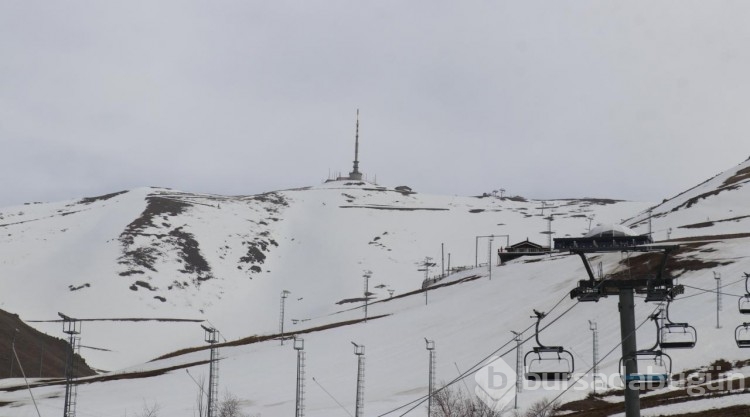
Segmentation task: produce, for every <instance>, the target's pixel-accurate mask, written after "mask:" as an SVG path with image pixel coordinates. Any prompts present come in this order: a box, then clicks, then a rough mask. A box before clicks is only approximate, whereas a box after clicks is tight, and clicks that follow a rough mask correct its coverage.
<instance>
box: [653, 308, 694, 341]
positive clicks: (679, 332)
mask: <svg viewBox="0 0 750 417" xmlns="http://www.w3.org/2000/svg"><path fill="white" fill-rule="evenodd" d="M670 303H671V301H667V307H666V309H665V310H664V311H665V321H666V323H663V324H662V325H661V326H660V327H659V347H660V348H661V349H691V348H693V347H695V343H696V342H697V341H698V331H697V330H695V327H693V326H691V325H690V324H688V323H674V322H673V321H672V320H671V319H670V318H669V305H670Z"/></svg>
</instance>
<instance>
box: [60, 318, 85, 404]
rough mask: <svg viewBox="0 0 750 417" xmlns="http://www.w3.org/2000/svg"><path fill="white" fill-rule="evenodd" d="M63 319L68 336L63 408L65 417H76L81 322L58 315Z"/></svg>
mask: <svg viewBox="0 0 750 417" xmlns="http://www.w3.org/2000/svg"><path fill="white" fill-rule="evenodd" d="M57 314H58V315H59V316H60V317H62V319H63V333H65V334H67V335H68V344H69V348H70V349H68V354H67V358H66V360H65V405H64V406H63V417H75V415H76V399H77V397H78V389H77V387H76V386H75V384H73V377H74V373H75V354H76V351H77V350H78V347H79V346H80V343H81V338H80V337H79V336H78V335H79V334H81V321H80V320H76V319H74V318H71V317H68V316H66V315H65V314H62V313H57Z"/></svg>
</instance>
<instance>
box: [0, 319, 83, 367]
mask: <svg viewBox="0 0 750 417" xmlns="http://www.w3.org/2000/svg"><path fill="white" fill-rule="evenodd" d="M15 329H18V333H17V334H16V352H17V353H18V357H19V359H20V360H21V365H23V370H24V372H26V376H27V377H29V378H31V377H34V378H39V377H46V378H54V377H59V378H62V377H64V376H65V358H66V354H67V349H68V343H67V342H66V341H64V340H63V339H60V338H57V337H52V336H48V335H46V334H44V333H41V332H39V331H37V330H35V329H34V328H32V327H30V326H29V325H27V324H26V323H24V322H23V321H22V320H21V319H19V318H18V316H17V315H15V314H11V313H8V312H7V311H4V310H0V378H8V377H9V376H11V375H10V372H11V359H14V358H13V351H12V350H11V343H12V341H13V333H14V332H15ZM60 333H62V325H61V326H60ZM76 364H77V372H76V373H75V374H74V375H75V376H77V377H78V376H88V375H94V374H95V372H94V371H93V370H92V369H91V368H89V366H88V365H87V364H86V362H85V360H84V359H82V358H81V357H79V356H77V355H76ZM12 368H13V369H12V370H13V375H12V376H13V377H15V378H20V377H21V376H22V375H21V370H20V369H19V367H18V363H16V362H15V359H14V360H13V365H12Z"/></svg>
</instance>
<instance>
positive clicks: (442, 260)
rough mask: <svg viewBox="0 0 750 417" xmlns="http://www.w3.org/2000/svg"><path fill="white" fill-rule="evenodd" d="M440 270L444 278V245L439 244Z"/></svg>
mask: <svg viewBox="0 0 750 417" xmlns="http://www.w3.org/2000/svg"><path fill="white" fill-rule="evenodd" d="M440 269H442V270H443V271H442V276H445V243H441V244H440Z"/></svg>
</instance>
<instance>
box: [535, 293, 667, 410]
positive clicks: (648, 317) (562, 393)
mask: <svg viewBox="0 0 750 417" xmlns="http://www.w3.org/2000/svg"><path fill="white" fill-rule="evenodd" d="M662 304H664V302H661V303H659V304H658V305H657V306H656V308H654V311H652V312H651V314H649V315H648V316H647V317H646V318H645V319H644V320H643V321H642V322H641V324H639V325H638V327H636V328H635V330H633V331H632V332H630V333H629V334H628V335H627V336H626V337H624V338H621V340H620V342H619V343H617V344H616V345H615V346H614V347H613V348H612V349H610V350H609V352H607V353H606V354H605V355H604V356H603V357H602V358H601V359H599V360H598V361H597V362H596V364H595V365H594V366H592V367H591V368H589V369H588V370H587V371H586V372H584V373H583V374H581V376H580V377H579V378H578V379H576V380H575V382H573V383H572V384H569V385H568V387H567V388H565V389H564V390H563V392H561V393H560V394H558V395H557V397H555V398H553V399H552V401H550V402H549V403H547V405H546V406H544V408H542V409H541V410H539V413H540V414H541V413H543V412H544V411H545V410H546V409H547V408H549V407H551V406H552V404H554V403H555V401H557V400H558V399H560V397H562V396H563V395H564V394H565V393H566V392H568V391H569V390H570V389H571V388H573V387H574V386H575V385H576V384H577V383H578V381H580V380H581V379H583V378H584V377H585V376H586V375H588V374H589V372H591V371H592V370H593V369H594V367H595V366H597V365H599V364H600V363H602V362H603V361H604V360H605V359H607V357H608V356H609V355H611V354H612V352H614V351H615V350H617V348H619V347H620V346H622V341H623V340H625V339H627V338H629V337H630V336H632V335H633V334H634V333H635V332H636V331H638V329H640V328H641V327H642V326H643V325H644V324H646V322H648V321H649V320H651V316H653V315H654V314H656V312H657V310H658V309H659V308H661V307H662Z"/></svg>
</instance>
